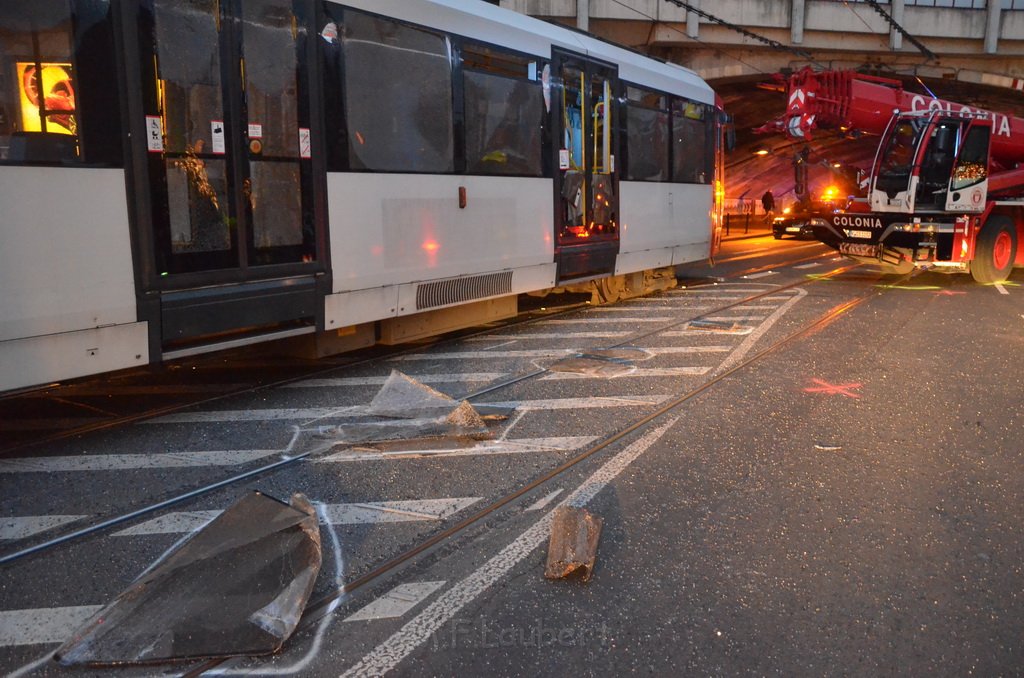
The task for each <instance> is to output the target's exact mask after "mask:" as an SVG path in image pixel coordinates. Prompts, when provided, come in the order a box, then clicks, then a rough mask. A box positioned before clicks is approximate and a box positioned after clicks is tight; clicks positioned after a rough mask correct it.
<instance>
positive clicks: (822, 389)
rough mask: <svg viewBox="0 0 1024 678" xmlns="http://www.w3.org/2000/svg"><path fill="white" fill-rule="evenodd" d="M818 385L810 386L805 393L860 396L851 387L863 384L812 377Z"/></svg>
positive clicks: (858, 386)
mask: <svg viewBox="0 0 1024 678" xmlns="http://www.w3.org/2000/svg"><path fill="white" fill-rule="evenodd" d="M811 381H813V382H814V383H815V384H817V386H808V387H807V388H805V389H804V392H805V393H823V394H825V395H844V396H846V397H847V398H860V396H859V395H858V394H856V393H854V392H853V391H852V390H851V389H855V388H860V387H861V386H862V384H830V383H828V382H827V381H822V380H821V379H811Z"/></svg>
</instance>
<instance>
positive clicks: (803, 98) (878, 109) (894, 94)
mask: <svg viewBox="0 0 1024 678" xmlns="http://www.w3.org/2000/svg"><path fill="white" fill-rule="evenodd" d="M786 85H787V88H786V89H787V91H786V94H787V104H786V113H785V115H783V117H781V118H779V119H777V120H773V121H771V122H768V123H766V124H765V125H763V126H761V127H759V128H758V129H757V130H756V131H758V132H762V133H765V132H776V133H783V134H786V135H787V136H789V137H791V138H793V139H804V140H810V139H811V138H812V135H813V131H814V130H815V129H829V130H840V131H843V132H862V133H867V134H881V133H882V132H884V131H885V129H886V126H887V125H888V124H889V120H890V119H891V118H892V116H893V114H894V113H916V112H927V111H939V112H945V113H952V114H965V115H972V116H975V117H980V118H991V119H992V161H993V162H994V163H996V164H997V165H998V166H999V167H1001V168H1007V169H1008V168H1012V167H1014V166H1016V165H1017V164H1018V163H1020V164H1024V118H1021V117H1016V116H1011V115H1007V114H1005V113H999V112H995V111H987V110H984V109H979V108H975V107H972V106H967V105H965V104H959V103H956V102H952V101H945V100H943V99H937V98H932V97H928V96H925V95H922V94H917V93H913V92H907V91H906V90H904V89H903V83H901V82H900V81H899V80H892V79H889V78H879V77H875V76H870V75H864V74H861V73H857V72H855V71H848V70H836V71H820V72H814V71H812V70H811V69H810V68H804V69H802V70H800V71H797V72H796V73H793V74H792V75H790V76H789V78H788V79H787V80H786Z"/></svg>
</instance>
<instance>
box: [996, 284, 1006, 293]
mask: <svg viewBox="0 0 1024 678" xmlns="http://www.w3.org/2000/svg"><path fill="white" fill-rule="evenodd" d="M995 287H996V289H997V290H999V294H1009V293H1010V291H1009V290H1008V289H1006V288H1005V287H1003V283H996V285H995Z"/></svg>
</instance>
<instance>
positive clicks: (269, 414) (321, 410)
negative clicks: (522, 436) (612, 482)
mask: <svg viewBox="0 0 1024 678" xmlns="http://www.w3.org/2000/svg"><path fill="white" fill-rule="evenodd" d="M643 350H645V351H647V352H649V353H707V352H718V351H728V350H729V348H728V347H725V346H693V347H689V346H687V347H669V348H646V349H643ZM667 397H668V396H606V397H603V398H562V399H551V400H517V401H507V402H501V403H481V404H484V405H498V406H501V407H515V408H517V409H519V410H523V411H531V410H542V409H552V410H565V409H573V408H578V407H632V406H635V405H650V404H657V403H659V402H661V400H663V399H665V398H667ZM659 399H660V400H659ZM366 415H367V410H366V407H363V406H355V405H353V406H350V407H306V408H286V409H274V408H267V409H254V410H217V411H213V412H181V413H178V414H169V415H167V416H164V417H158V418H156V419H149V420H147V421H144V422H141V423H143V424H148V425H152V424H194V423H216V422H222V421H271V420H285V419H303V420H324V419H348V418H353V417H365V416H366Z"/></svg>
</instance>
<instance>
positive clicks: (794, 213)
mask: <svg viewBox="0 0 1024 678" xmlns="http://www.w3.org/2000/svg"><path fill="white" fill-rule="evenodd" d="M834 209H835V206H834V204H833V203H831V202H817V201H812V202H797V203H794V204H793V205H791V206H790V207H787V208H786V209H784V210H783V212H782V214H781V215H779V216H777V217H775V219H773V220H772V235H773V236H775V239H776V240H779V239H781V238H782V236H784V235H791V236H793V237H794V238H797V239H799V240H814V226H815V225H816V224H817V225H818V226H825V225H826V222H825V220H824V218H823V217H824V216H825V215H826V214H831V213H832V212H833V211H834Z"/></svg>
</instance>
